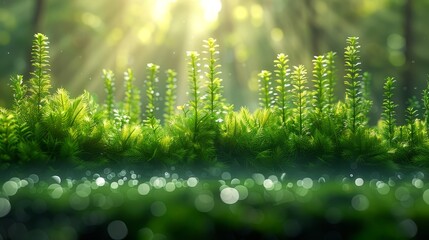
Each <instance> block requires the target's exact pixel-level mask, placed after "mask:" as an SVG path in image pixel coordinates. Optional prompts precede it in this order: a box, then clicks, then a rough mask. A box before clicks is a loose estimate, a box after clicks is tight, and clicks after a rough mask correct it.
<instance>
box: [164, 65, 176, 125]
mask: <svg viewBox="0 0 429 240" xmlns="http://www.w3.org/2000/svg"><path fill="white" fill-rule="evenodd" d="M166 73H167V83H166V85H167V90H166V92H165V108H164V121H165V123H170V122H171V120H172V118H173V117H174V107H175V104H176V88H177V84H176V82H177V79H176V75H177V73H176V72H175V71H174V70H172V69H168V70H167V72H166Z"/></svg>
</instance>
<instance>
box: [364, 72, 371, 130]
mask: <svg viewBox="0 0 429 240" xmlns="http://www.w3.org/2000/svg"><path fill="white" fill-rule="evenodd" d="M371 107H372V100H371V74H369V73H368V72H364V73H363V75H362V121H363V122H362V123H363V124H366V123H367V122H368V114H369V112H370V111H371Z"/></svg>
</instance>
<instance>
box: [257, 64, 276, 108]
mask: <svg viewBox="0 0 429 240" xmlns="http://www.w3.org/2000/svg"><path fill="white" fill-rule="evenodd" d="M258 76H259V106H260V107H261V108H263V109H269V108H271V106H272V105H273V87H272V86H271V84H272V83H271V72H270V71H267V70H262V71H261V72H260V73H259V74H258Z"/></svg>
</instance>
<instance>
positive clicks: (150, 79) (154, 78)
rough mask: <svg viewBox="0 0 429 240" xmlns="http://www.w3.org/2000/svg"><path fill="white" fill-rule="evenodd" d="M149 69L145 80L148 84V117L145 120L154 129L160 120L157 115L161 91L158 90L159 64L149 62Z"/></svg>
mask: <svg viewBox="0 0 429 240" xmlns="http://www.w3.org/2000/svg"><path fill="white" fill-rule="evenodd" d="M146 70H147V71H148V74H147V78H146V81H145V85H146V101H147V105H146V114H145V115H146V118H145V120H144V121H143V122H144V123H145V125H146V126H149V127H150V128H152V129H156V128H158V125H159V120H158V119H156V117H155V110H156V102H157V101H158V96H159V93H158V92H157V88H156V84H157V83H158V81H159V80H158V73H159V66H158V65H155V64H153V63H149V64H147V67H146Z"/></svg>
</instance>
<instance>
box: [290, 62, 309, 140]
mask: <svg viewBox="0 0 429 240" xmlns="http://www.w3.org/2000/svg"><path fill="white" fill-rule="evenodd" d="M306 84H307V70H306V69H305V67H304V66H303V65H299V66H294V69H293V71H292V99H293V100H292V104H293V106H294V108H293V114H292V117H293V124H294V130H295V131H296V134H297V135H298V136H301V137H302V136H304V135H306V134H307V131H308V129H309V126H308V121H307V120H308V119H307V115H308V99H307V97H308V87H307V86H306Z"/></svg>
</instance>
